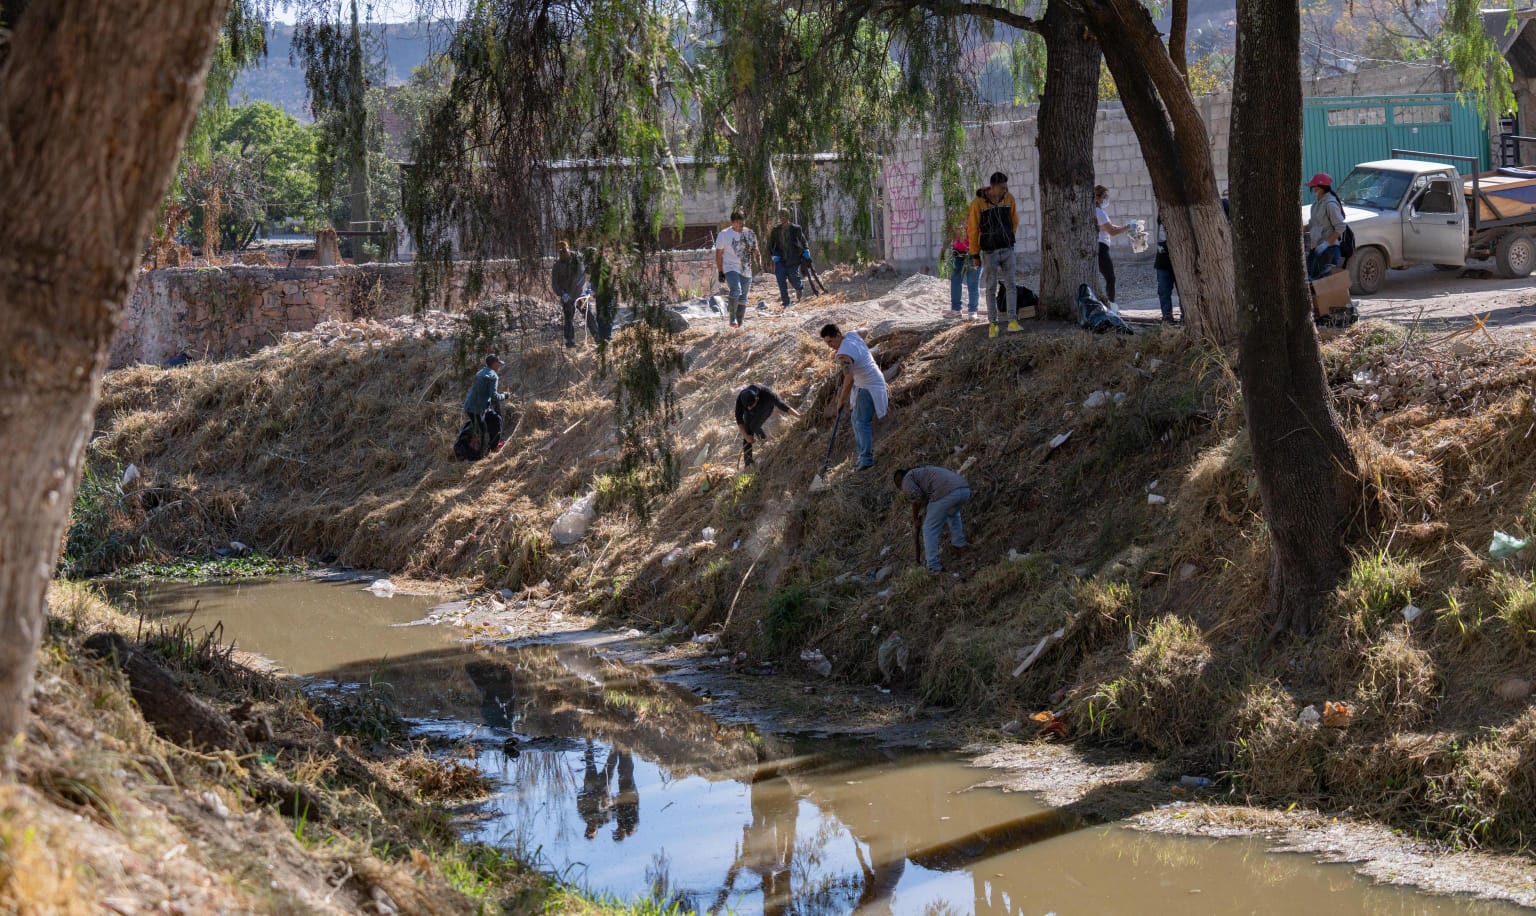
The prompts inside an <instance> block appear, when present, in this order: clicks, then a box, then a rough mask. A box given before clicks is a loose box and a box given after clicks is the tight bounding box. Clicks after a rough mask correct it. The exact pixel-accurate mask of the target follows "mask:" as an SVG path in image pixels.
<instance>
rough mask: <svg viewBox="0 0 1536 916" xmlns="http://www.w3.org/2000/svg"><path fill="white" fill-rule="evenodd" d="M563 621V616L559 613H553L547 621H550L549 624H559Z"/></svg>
mask: <svg viewBox="0 0 1536 916" xmlns="http://www.w3.org/2000/svg"><path fill="white" fill-rule="evenodd" d="M564 619H565V615H564V614H562V613H560V612H559V611H555V612H554V613H553V614H550V615H549V620H550V622H551V623H559V622H560V621H562V620H564Z"/></svg>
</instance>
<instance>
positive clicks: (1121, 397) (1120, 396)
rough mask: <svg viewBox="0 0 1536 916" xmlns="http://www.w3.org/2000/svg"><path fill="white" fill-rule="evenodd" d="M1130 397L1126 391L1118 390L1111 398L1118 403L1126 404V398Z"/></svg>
mask: <svg viewBox="0 0 1536 916" xmlns="http://www.w3.org/2000/svg"><path fill="white" fill-rule="evenodd" d="M1128 397H1130V395H1128V394H1126V393H1125V392H1124V391H1117V392H1115V394H1114V397H1113V398H1111V400H1113V401H1114V402H1115V403H1116V404H1124V403H1125V399H1126V398H1128Z"/></svg>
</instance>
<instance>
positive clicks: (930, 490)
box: [895, 465, 971, 573]
mask: <svg viewBox="0 0 1536 916" xmlns="http://www.w3.org/2000/svg"><path fill="white" fill-rule="evenodd" d="M895 481H896V489H898V490H900V491H901V492H902V493H904V494H906V496H907V498H908V499H910V500H912V550H913V552H914V553H917V554H918V557H917V559H918V561H919V562H923V563H925V564H926V565H927V567H928V571H929V572H936V573H937V572H943V571H944V565H943V564H942V563H940V562H939V532H940V530H941V529H942V528H943V527H944V526H945V524H948V525H949V543H950V544H951V545H952V546H953V547H954V548H955V550H956V551H957V552H959V553H964V552H965V550H966V548H967V547H968V546H969V545H968V544H966V542H965V527H964V524H963V523H962V522H961V521H960V507H961V506H963V505H965V504H966V503H968V502H970V501H971V485H970V483H968V482H967V481H966V479H965V478H964V477H961V476H960V475H959V474H956V473H955V472H954V471H951V470H949V469H948V468H941V467H937V466H935V465H925V466H924V467H920V468H912V469H911V470H907V469H906V468H897V469H896V475H895ZM924 507H927V515H926V517H924V518H923V519H922V521H921V522H919V521H918V516H920V515H923V509H924ZM919 527H921V530H922V540H923V543H922V550H921V551H919V550H918V544H917V535H918V530H919Z"/></svg>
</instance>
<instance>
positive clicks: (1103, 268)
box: [1099, 242, 1115, 305]
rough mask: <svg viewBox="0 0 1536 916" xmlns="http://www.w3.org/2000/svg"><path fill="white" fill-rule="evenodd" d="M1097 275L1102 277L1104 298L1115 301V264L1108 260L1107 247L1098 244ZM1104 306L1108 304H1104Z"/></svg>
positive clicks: (1101, 243)
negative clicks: (1099, 274)
mask: <svg viewBox="0 0 1536 916" xmlns="http://www.w3.org/2000/svg"><path fill="white" fill-rule="evenodd" d="M1099 273H1101V274H1103V275H1104V297H1105V298H1106V299H1108V300H1109V301H1110V302H1114V301H1115V262H1114V261H1112V260H1110V257H1109V246H1108V245H1106V244H1104V243H1103V242H1100V243H1099ZM1105 304H1106V305H1107V304H1108V303H1105Z"/></svg>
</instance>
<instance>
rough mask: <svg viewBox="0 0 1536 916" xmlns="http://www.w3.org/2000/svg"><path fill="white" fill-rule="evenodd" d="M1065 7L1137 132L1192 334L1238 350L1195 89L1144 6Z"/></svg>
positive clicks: (1221, 219) (1109, 0) (1096, 2)
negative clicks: (1098, 52) (1078, 12)
mask: <svg viewBox="0 0 1536 916" xmlns="http://www.w3.org/2000/svg"><path fill="white" fill-rule="evenodd" d="M1062 2H1071V3H1073V4H1074V5H1077V6H1080V8H1081V9H1082V11H1083V13H1084V15H1085V17H1086V19H1087V21H1088V24H1089V28H1090V29H1092V31H1093V34H1094V37H1096V38H1097V39H1098V42H1099V46H1100V48H1102V49H1103V51H1104V62H1105V63H1106V64H1108V66H1109V71H1110V73H1111V74H1112V75H1113V76H1114V78H1115V86H1116V88H1117V89H1119V91H1120V100H1121V102H1122V104H1124V106H1125V114H1126V117H1127V118H1128V119H1129V120H1130V122H1131V127H1132V128H1133V129H1134V130H1135V131H1136V139H1137V142H1138V143H1139V145H1140V146H1141V154H1142V158H1143V159H1144V160H1145V161H1146V164H1147V172H1148V174H1149V175H1151V177H1152V190H1153V193H1154V194H1156V196H1157V205H1158V211H1159V213H1161V215H1162V217H1163V230H1164V232H1165V233H1166V234H1167V237H1168V253H1169V255H1170V256H1171V257H1172V259H1173V272H1174V275H1175V276H1176V277H1178V283H1179V301H1180V303H1181V305H1182V307H1183V310H1184V326H1185V329H1186V330H1187V331H1188V332H1189V333H1191V334H1193V335H1195V336H1197V337H1201V338H1204V339H1207V340H1211V341H1214V342H1216V343H1218V344H1220V345H1222V346H1231V345H1234V344H1235V343H1236V342H1237V310H1236V305H1235V303H1234V299H1233V279H1232V244H1231V239H1230V237H1229V233H1228V228H1227V220H1226V215H1225V213H1224V212H1223V211H1222V208H1221V192H1220V190H1219V189H1218V187H1217V185H1216V167H1215V164H1214V162H1213V161H1212V159H1211V140H1210V136H1209V135H1208V134H1207V133H1206V128H1205V122H1204V120H1203V119H1202V118H1201V117H1200V110H1199V109H1198V108H1196V107H1195V100H1194V97H1193V96H1192V95H1190V92H1189V85H1188V84H1187V83H1186V82H1185V81H1184V77H1183V75H1182V74H1180V73H1179V71H1178V68H1176V67H1175V66H1174V64H1173V60H1172V59H1171V58H1170V57H1169V56H1168V48H1167V47H1166V46H1165V45H1164V44H1163V42H1162V39H1161V37H1160V36H1159V34H1158V31H1157V27H1156V25H1155V24H1154V23H1153V22H1152V17H1151V15H1150V14H1149V13H1148V12H1147V10H1146V8H1145V7H1143V6H1142V5H1141V4H1140V3H1139V2H1138V0H1062ZM1234 133H1235V131H1234ZM1233 161H1241V160H1239V159H1237V158H1236V157H1234V158H1233ZM1111 190H1113V189H1111Z"/></svg>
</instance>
